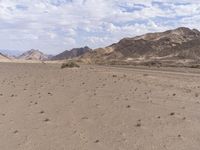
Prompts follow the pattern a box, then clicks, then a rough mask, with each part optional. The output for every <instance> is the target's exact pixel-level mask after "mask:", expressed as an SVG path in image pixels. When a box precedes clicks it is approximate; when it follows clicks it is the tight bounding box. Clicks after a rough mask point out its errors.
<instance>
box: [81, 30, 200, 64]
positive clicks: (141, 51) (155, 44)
mask: <svg viewBox="0 0 200 150" xmlns="http://www.w3.org/2000/svg"><path fill="white" fill-rule="evenodd" d="M81 60H82V61H84V62H89V63H108V62H124V63H127V64H129V63H132V62H137V61H140V62H141V61H151V60H154V61H155V60H159V61H172V60H173V61H179V60H187V61H188V60H193V61H199V60H200V32H199V31H198V30H196V29H189V28H185V27H181V28H177V29H174V30H168V31H165V32H158V33H148V34H145V35H142V36H137V37H134V38H124V39H122V40H120V41H119V42H118V43H114V44H112V45H110V46H108V47H105V48H99V49H96V50H94V51H92V52H88V53H86V54H84V55H83V56H82V57H81Z"/></svg>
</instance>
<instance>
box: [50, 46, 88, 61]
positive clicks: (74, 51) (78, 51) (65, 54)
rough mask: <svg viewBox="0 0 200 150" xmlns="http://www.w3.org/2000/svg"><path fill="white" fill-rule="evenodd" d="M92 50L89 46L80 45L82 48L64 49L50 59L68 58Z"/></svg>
mask: <svg viewBox="0 0 200 150" xmlns="http://www.w3.org/2000/svg"><path fill="white" fill-rule="evenodd" d="M91 51H92V50H91V49H90V48H89V47H87V46H86V47H82V48H74V49H72V50H66V51H64V52H62V53H60V54H58V55H56V56H54V57H52V58H51V60H63V59H70V58H75V57H79V56H81V55H83V54H85V53H87V52H91Z"/></svg>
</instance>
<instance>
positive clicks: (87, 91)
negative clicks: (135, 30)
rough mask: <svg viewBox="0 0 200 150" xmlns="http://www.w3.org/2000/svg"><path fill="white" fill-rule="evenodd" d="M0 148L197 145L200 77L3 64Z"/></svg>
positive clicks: (145, 149) (191, 149)
mask: <svg viewBox="0 0 200 150" xmlns="http://www.w3.org/2000/svg"><path fill="white" fill-rule="evenodd" d="M0 84H1V86H0V150H197V149H199V147H200V95H199V94H200V75H199V74H198V73H181V72H167V71H151V70H146V71H145V70H143V69H128V68H125V69H122V68H111V67H110V68H109V67H97V66H81V68H79V69H60V65H56V64H13V63H0Z"/></svg>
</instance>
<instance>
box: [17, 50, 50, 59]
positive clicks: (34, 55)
mask: <svg viewBox="0 0 200 150" xmlns="http://www.w3.org/2000/svg"><path fill="white" fill-rule="evenodd" d="M50 57H51V56H49V55H46V54H44V53H42V52H41V51H39V50H34V49H31V50H29V51H27V52H25V53H23V54H21V55H20V56H18V57H17V59H22V60H41V61H44V60H48V59H50Z"/></svg>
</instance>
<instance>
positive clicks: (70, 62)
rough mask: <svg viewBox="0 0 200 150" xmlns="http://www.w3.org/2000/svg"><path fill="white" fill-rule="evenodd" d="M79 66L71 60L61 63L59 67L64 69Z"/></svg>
mask: <svg viewBox="0 0 200 150" xmlns="http://www.w3.org/2000/svg"><path fill="white" fill-rule="evenodd" d="M79 67H80V66H79V65H78V64H77V63H75V62H73V61H69V62H66V63H63V64H62V65H61V69H64V68H79Z"/></svg>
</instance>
